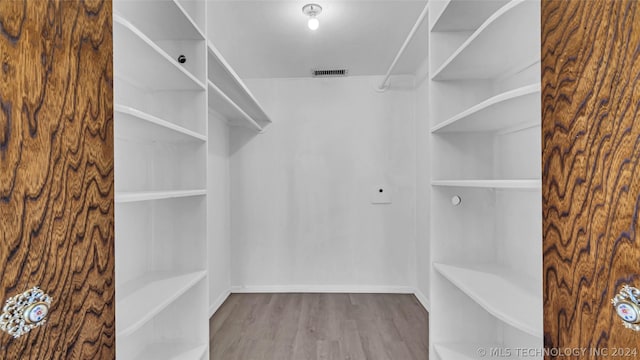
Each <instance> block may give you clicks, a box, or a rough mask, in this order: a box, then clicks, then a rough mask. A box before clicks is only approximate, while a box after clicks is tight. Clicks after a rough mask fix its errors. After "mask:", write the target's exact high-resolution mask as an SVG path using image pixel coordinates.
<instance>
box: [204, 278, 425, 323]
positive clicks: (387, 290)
mask: <svg viewBox="0 0 640 360" xmlns="http://www.w3.org/2000/svg"><path fill="white" fill-rule="evenodd" d="M232 293H238V294H243V293H245V294H246V293H372V294H413V295H415V297H416V298H417V299H418V302H420V305H422V306H423V307H424V308H425V309H426V310H427V312H430V311H431V303H430V302H429V299H428V298H427V297H426V296H425V295H424V294H423V293H422V291H420V290H418V289H416V288H412V287H410V286H379V285H371V286H362V285H313V286H309V285H257V286H251V285H249V286H232V287H231V289H230V290H228V291H226V292H224V293H223V294H222V295H221V296H220V297H219V298H218V299H217V300H216V301H215V302H214V303H213V304H212V305H211V307H210V309H209V317H211V316H213V314H215V312H216V311H217V310H218V308H219V307H220V305H222V303H224V302H225V300H227V298H228V297H229V295H230V294H232Z"/></svg>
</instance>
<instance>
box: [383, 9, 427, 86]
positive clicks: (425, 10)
mask: <svg viewBox="0 0 640 360" xmlns="http://www.w3.org/2000/svg"><path fill="white" fill-rule="evenodd" d="M428 12H429V3H428V2H427V4H426V5H425V6H424V9H422V12H421V13H420V16H419V17H418V20H417V21H416V23H415V25H413V28H412V29H411V32H409V35H408V36H407V38H406V39H405V41H404V43H403V44H402V47H401V48H400V50H399V51H398V54H397V55H396V57H395V59H393V62H392V63H391V66H389V70H387V74H386V75H385V77H384V80H382V83H381V84H380V86H379V87H377V88H376V90H378V91H385V90H387V88H388V86H387V81H389V78H390V77H391V72H392V71H393V68H394V67H396V64H397V63H398V60H400V57H401V56H402V53H404V51H405V49H406V48H407V46H408V45H409V43H410V42H411V39H413V36H414V35H415V34H416V32H417V31H418V28H419V27H420V25H421V24H422V22H423V21H424V18H425V16H426V15H427V13H428Z"/></svg>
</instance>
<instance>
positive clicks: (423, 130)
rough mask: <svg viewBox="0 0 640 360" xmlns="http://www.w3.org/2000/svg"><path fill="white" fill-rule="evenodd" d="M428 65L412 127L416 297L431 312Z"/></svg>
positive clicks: (421, 73) (420, 74) (419, 78)
mask: <svg viewBox="0 0 640 360" xmlns="http://www.w3.org/2000/svg"><path fill="white" fill-rule="evenodd" d="M428 65H429V64H428V61H427V59H425V61H424V62H423V63H422V65H421V66H420V67H419V69H418V71H417V74H416V80H415V81H416V84H415V87H416V89H415V92H414V96H415V98H414V99H415V100H414V101H415V119H416V120H415V124H416V132H415V138H416V252H415V255H416V271H417V273H416V296H417V297H418V299H419V300H420V301H421V302H422V304H423V305H424V306H425V307H426V308H427V309H429V308H430V304H429V303H430V299H431V297H430V290H429V289H430V278H431V256H430V249H431V245H430V241H429V239H430V237H431V236H430V226H429V219H430V217H431V216H430V208H431V205H430V203H431V173H430V166H429V159H430V155H429V138H430V129H429V124H430V123H429V74H428V68H429V66H428Z"/></svg>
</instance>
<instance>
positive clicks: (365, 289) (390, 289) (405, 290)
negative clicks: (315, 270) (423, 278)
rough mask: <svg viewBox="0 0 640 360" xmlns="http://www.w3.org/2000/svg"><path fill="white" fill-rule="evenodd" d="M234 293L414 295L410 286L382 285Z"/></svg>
mask: <svg viewBox="0 0 640 360" xmlns="http://www.w3.org/2000/svg"><path fill="white" fill-rule="evenodd" d="M231 292H232V293H381V294H414V293H415V289H414V288H412V287H410V286H380V285H364V286H363V285H244V286H232V287H231Z"/></svg>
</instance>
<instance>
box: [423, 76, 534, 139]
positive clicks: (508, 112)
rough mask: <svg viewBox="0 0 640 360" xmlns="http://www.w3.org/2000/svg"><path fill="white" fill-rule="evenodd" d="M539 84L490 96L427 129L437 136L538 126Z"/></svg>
mask: <svg viewBox="0 0 640 360" xmlns="http://www.w3.org/2000/svg"><path fill="white" fill-rule="evenodd" d="M539 112H540V84H539V83H538V84H533V85H527V86H523V87H520V88H517V89H514V90H510V91H507V92H504V93H502V94H499V95H496V96H493V97H491V98H489V99H487V100H485V101H483V102H481V103H479V104H477V105H474V106H472V107H471V108H469V109H467V110H465V111H463V112H461V113H459V114H457V115H455V116H453V117H451V118H449V119H447V120H445V121H443V122H441V123H439V124H438V125H436V126H434V127H433V128H431V132H432V133H441V132H484V131H486V132H493V131H500V130H508V129H510V128H515V127H519V126H522V125H527V124H531V125H535V124H540V115H539Z"/></svg>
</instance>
